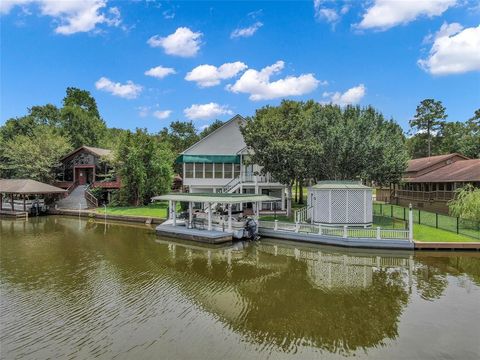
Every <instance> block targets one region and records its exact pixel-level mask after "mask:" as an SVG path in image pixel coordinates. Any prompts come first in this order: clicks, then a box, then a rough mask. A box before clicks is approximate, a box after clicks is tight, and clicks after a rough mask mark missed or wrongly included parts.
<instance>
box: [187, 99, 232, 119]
mask: <svg viewBox="0 0 480 360" xmlns="http://www.w3.org/2000/svg"><path fill="white" fill-rule="evenodd" d="M183 113H184V114H185V116H186V117H187V118H188V119H190V120H207V119H213V118H214V117H216V116H220V115H232V114H233V111H232V110H230V109H229V108H228V106H226V105H219V104H217V103H214V102H211V103H208V104H193V105H192V106H190V107H188V108H186V109H184V110H183Z"/></svg>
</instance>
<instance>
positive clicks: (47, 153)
mask: <svg viewBox="0 0 480 360" xmlns="http://www.w3.org/2000/svg"><path fill="white" fill-rule="evenodd" d="M69 150H71V146H70V143H69V141H68V139H67V138H66V137H64V136H62V135H59V134H58V132H57V131H56V130H55V129H53V128H51V127H48V126H38V127H36V128H35V130H34V131H33V134H32V135H31V136H29V135H24V134H20V135H16V136H14V137H13V138H11V139H9V140H7V141H6V142H5V143H3V144H2V146H1V149H0V151H1V157H2V159H3V160H2V162H1V163H0V169H1V170H2V173H3V172H5V171H6V172H8V173H9V175H10V177H14V178H27V179H34V180H38V181H43V182H50V181H52V180H53V179H54V174H55V172H54V170H55V167H56V165H57V164H58V159H60V158H61V156H62V155H65V154H66V153H67V152H68V151H69Z"/></svg>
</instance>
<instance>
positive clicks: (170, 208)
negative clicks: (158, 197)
mask: <svg viewBox="0 0 480 360" xmlns="http://www.w3.org/2000/svg"><path fill="white" fill-rule="evenodd" d="M172 210H173V209H172V200H168V220H171V219H172Z"/></svg>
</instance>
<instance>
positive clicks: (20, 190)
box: [0, 179, 67, 195]
mask: <svg viewBox="0 0 480 360" xmlns="http://www.w3.org/2000/svg"><path fill="white" fill-rule="evenodd" d="M66 191H67V190H64V189H60V188H58V187H56V186H52V185H48V184H45V183H42V182H40V181H36V180H30V179H0V193H5V194H25V195H26V194H55V193H64V192H66Z"/></svg>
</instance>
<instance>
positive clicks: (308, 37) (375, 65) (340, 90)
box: [0, 0, 480, 132]
mask: <svg viewBox="0 0 480 360" xmlns="http://www.w3.org/2000/svg"><path fill="white" fill-rule="evenodd" d="M0 21H1V35H0V36H1V38H0V39H1V43H0V54H1V58H0V70H1V73H0V77H1V78H0V79H1V84H0V91H1V95H0V96H1V99H0V106H1V109H0V125H1V124H3V123H4V122H5V121H6V120H7V119H9V118H12V117H16V116H22V115H25V114H26V113H27V108H28V107H31V106H33V105H43V104H47V103H52V104H55V105H57V106H61V101H62V99H63V97H64V95H65V89H66V88H67V87H69V86H73V87H78V88H81V89H85V90H88V91H90V92H91V94H92V95H93V96H94V97H95V99H96V100H97V103H98V107H99V110H100V114H101V116H102V117H103V119H104V120H105V121H106V123H107V125H108V126H110V127H119V128H126V129H135V128H136V127H140V128H147V129H148V130H149V131H151V132H157V131H159V130H160V129H162V128H163V127H166V126H168V125H169V124H170V122H171V121H174V120H192V121H193V122H194V124H195V126H196V127H197V128H198V129H199V130H200V129H202V128H204V127H205V126H206V125H208V124H209V123H211V122H212V121H214V120H215V119H220V120H227V119H229V118H231V117H232V116H233V115H234V114H237V113H238V114H241V115H244V116H251V115H253V114H254V113H255V110H256V109H258V108H260V107H262V106H265V105H277V104H279V103H280V102H281V100H282V99H293V100H308V99H313V100H315V101H318V102H322V103H330V102H332V103H335V104H339V105H340V106H345V105H348V104H359V105H361V106H367V105H372V106H374V107H375V108H377V109H378V110H379V111H381V112H382V113H383V114H384V115H385V116H386V117H387V118H393V119H395V120H396V121H397V122H398V123H399V124H400V125H401V126H402V127H403V128H404V129H405V130H408V121H409V120H410V119H411V118H412V117H413V115H414V114H415V108H416V106H417V105H418V103H419V102H420V101H421V100H423V99H425V98H434V99H436V100H440V101H442V103H443V104H444V106H445V107H446V109H447V114H448V120H449V121H465V120H467V119H468V118H470V117H472V116H473V113H474V111H475V109H478V108H479V107H480V4H479V2H478V1H473V0H413V1H412V0H403V1H398V0H396V1H395V0H365V1H362V0H358V1H355V0H345V1H342V0H337V1H334V0H315V1H264V2H256V1H236V2H234V1H213V2H204V1H183V2H176V1H133V0H132V1H107V0H91V1H87V0H64V1H50V0H2V1H1V2H0Z"/></svg>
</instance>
